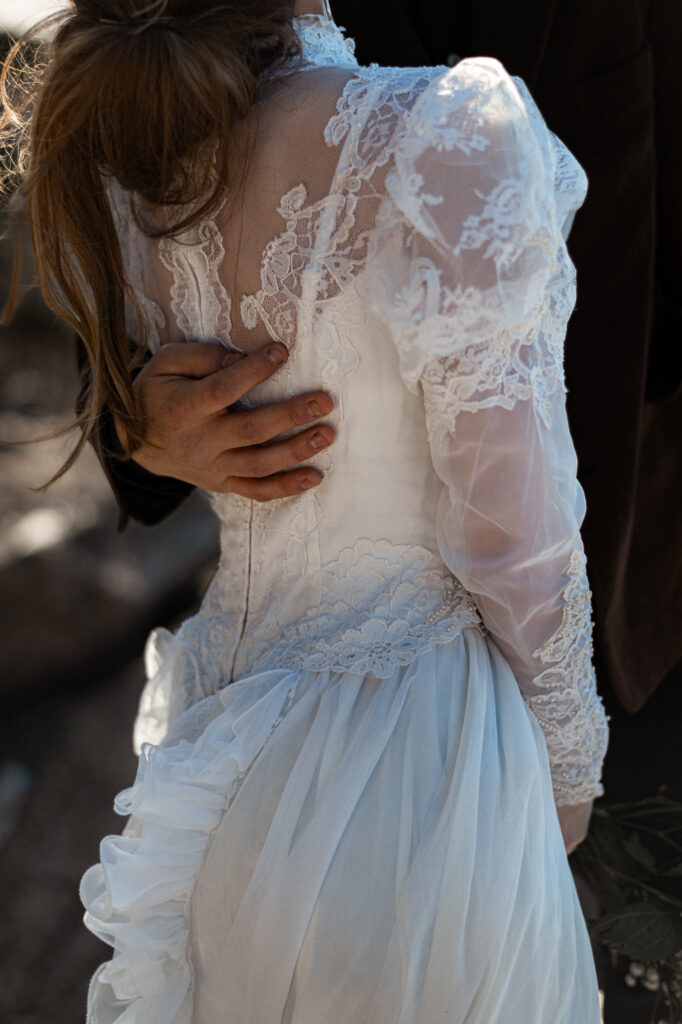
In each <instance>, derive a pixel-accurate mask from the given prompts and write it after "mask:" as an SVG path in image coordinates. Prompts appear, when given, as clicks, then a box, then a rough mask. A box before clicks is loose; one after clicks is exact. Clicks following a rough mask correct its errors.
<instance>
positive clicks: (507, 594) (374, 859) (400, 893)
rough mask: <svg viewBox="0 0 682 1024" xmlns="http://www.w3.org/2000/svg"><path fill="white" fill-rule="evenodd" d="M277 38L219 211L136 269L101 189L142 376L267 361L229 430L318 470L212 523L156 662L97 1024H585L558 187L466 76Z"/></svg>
mask: <svg viewBox="0 0 682 1024" xmlns="http://www.w3.org/2000/svg"><path fill="white" fill-rule="evenodd" d="M299 31H300V34H301V36H302V39H303V43H304V50H303V58H304V65H305V66H304V68H303V69H299V70H298V71H296V72H295V73H292V74H280V75H278V76H270V77H268V78H266V79H265V81H264V82H263V83H262V92H261V99H260V103H259V107H258V117H257V119H256V122H255V136H254V140H253V146H252V150H251V158H250V161H249V164H248V172H247V177H246V179H245V181H244V182H243V187H241V188H240V189H239V190H236V191H235V192H234V201H233V202H231V200H232V198H233V197H232V196H227V197H226V204H225V206H224V207H223V208H222V209H221V210H219V211H218V212H217V213H216V214H215V215H214V216H213V217H212V218H211V219H209V220H205V221H203V222H202V223H200V224H199V225H198V226H197V227H195V228H192V229H190V230H188V231H187V232H185V234H184V235H183V236H181V237H179V238H177V239H172V238H168V237H166V238H162V239H161V240H158V241H156V240H153V239H151V238H149V237H148V236H146V235H144V234H143V233H142V232H141V231H140V230H139V228H138V227H136V224H135V220H134V218H133V217H132V216H131V214H130V210H129V203H128V199H127V197H126V196H125V194H124V193H122V192H121V191H120V190H119V189H118V188H116V187H113V188H112V189H111V196H112V201H113V205H114V207H115V210H116V215H117V226H118V231H119V235H120V238H121V241H122V252H123V256H124V263H125V266H126V270H127V273H128V275H129V278H130V281H131V284H132V285H133V287H134V289H135V292H136V298H137V300H138V303H139V306H140V307H141V309H142V310H143V311H144V313H145V314H146V319H147V323H148V326H149V339H150V343H151V344H152V347H154V346H156V345H159V344H162V343H164V342H168V341H178V340H186V341H188V342H190V341H192V340H193V339H196V338H212V339H214V340H216V341H218V342H221V343H223V344H224V345H227V346H232V347H237V348H240V349H242V350H251V349H253V348H255V347H256V346H258V345H260V344H262V342H263V341H264V340H265V339H267V337H272V338H276V339H278V340H281V341H283V342H285V343H286V344H287V346H288V348H289V353H290V354H289V359H288V361H287V363H286V366H285V367H284V368H283V369H282V370H281V371H280V372H279V373H278V374H276V375H275V376H274V378H272V379H270V380H269V381H267V382H266V383H265V384H263V385H261V386H260V387H259V388H257V389H255V390H254V391H253V392H251V394H250V396H249V401H250V402H251V403H252V404H259V403H264V402H268V401H272V400H276V399H277V398H286V397H289V396H290V395H293V394H296V393H299V392H303V391H306V390H307V389H309V388H310V387H311V386H313V385H314V386H315V387H321V388H323V389H327V390H328V391H329V392H330V393H331V394H332V395H333V396H334V398H335V400H336V412H335V413H334V416H333V417H332V418H331V422H332V423H333V424H334V426H335V427H336V428H337V431H338V436H337V441H336V443H335V445H334V447H333V450H332V451H330V452H329V453H322V454H320V455H317V456H315V458H313V459H311V462H313V463H314V464H316V465H317V466H318V467H319V468H321V469H322V470H323V471H324V473H325V480H324V481H323V483H322V484H321V485H320V487H318V488H316V489H315V490H314V491H308V492H306V493H303V494H301V495H300V496H299V497H297V498H295V499H291V500H285V501H280V502H277V503H274V504H272V505H268V506H265V505H259V504H258V503H256V502H252V501H248V500H246V499H243V498H240V497H236V496H223V495H217V496H215V497H214V499H213V500H214V503H215V506H216V510H217V512H218V515H219V517H220V520H221V524H222V541H223V543H222V556H221V562H220V565H219V567H218V570H217V572H216V576H215V578H214V580H213V582H212V584H211V586H210V588H209V591H208V593H207V595H206V598H205V600H204V602H203V605H202V608H201V610H200V611H199V613H198V614H197V615H196V616H194V617H193V618H192V619H190V620H188V621H187V622H185V623H184V625H183V626H182V627H181V628H180V630H179V631H178V632H177V633H176V634H175V635H174V636H171V635H170V634H168V633H165V632H164V631H161V632H160V633H157V634H156V636H155V638H154V641H153V642H152V644H151V645H150V648H149V650H148V667H149V671H150V675H151V679H150V682H149V684H148V686H147V688H146V690H145V693H144V695H143V698H142V704H141V708H140V716H139V719H138V723H137V737H136V738H137V742H138V746H139V747H140V748H141V750H142V758H141V762H140V773H139V776H138V780H137V781H136V784H135V786H133V787H132V788H131V789H130V790H128V791H126V792H125V793H124V794H121V796H120V797H119V802H118V807H119V810H120V811H121V813H130V814H132V819H131V823H130V825H129V826H128V829H127V834H126V836H125V837H124V838H123V839H121V840H119V839H116V838H111V839H110V840H107V841H106V843H105V846H104V847H103V857H102V860H103V864H102V866H101V867H99V866H98V867H95V868H93V869H91V871H90V872H89V873H88V874H87V875H86V876H85V879H84V883H83V899H84V902H85V903H86V906H87V907H88V914H87V916H86V920H87V923H88V924H89V926H90V927H91V928H92V929H93V930H95V931H96V932H97V933H98V934H100V935H102V936H103V937H105V938H108V939H109V941H112V942H113V944H114V945H115V948H116V955H115V956H114V959H113V960H112V962H111V964H110V965H105V966H104V967H103V968H102V969H101V971H100V972H98V975H96V978H95V981H94V983H93V987H92V990H91V1020H92V1021H93V1022H95V1021H97V1020H100V1019H106V1020H112V1021H113V1020H115V1019H118V1018H116V1017H115V1016H114V1011H116V1012H118V1010H119V1008H121V1007H123V1006H124V1005H128V1006H130V1005H132V1010H131V1013H132V1016H130V1018H129V1019H130V1020H131V1021H138V1020H140V1021H141V1020H143V1019H144V1020H147V1019H148V1020H149V1021H150V1022H152V1024H157V1022H158V1024H161V1022H163V1024H168V1021H172V1022H173V1024H188V1022H189V1021H190V1020H192V1021H193V1022H195V1024H214V1022H215V1021H216V1020H219V1019H229V1020H230V1021H234V1022H235V1024H242V1022H244V1021H251V1020H256V1021H258V1022H259V1024H283V1022H284V1021H286V1022H287V1024H319V1022H320V1021H329V1022H330V1024H331V1022H333V1024H397V1022H400V1024H441V1022H442V1021H444V1020H446V1019H447V1020H452V1021H453V1022H454V1024H464V1022H465V1021H466V1024H498V1022H502V1021H504V1022H505V1024H546V1022H547V1021H549V1020H551V1021H552V1022H553V1024H554V1022H555V1024H576V1022H577V1021H580V1024H596V1022H597V1020H598V1005H597V998H596V984H595V981H594V976H593V968H592V965H591V955H590V949H589V942H588V940H587V936H586V933H585V930H584V925H583V924H582V921H581V917H580V911H579V907H578V904H577V900H576V897H575V893H574V891H573V888H572V883H571V880H570V874H569V872H568V867H567V864H566V860H565V856H564V852H563V848H562V844H561V836H560V833H559V829H558V825H557V821H556V815H555V813H554V808H553V798H552V790H551V781H553V783H554V790H555V796H556V799H557V800H558V801H559V802H564V803H571V802H579V801H580V800H589V799H590V797H591V796H592V795H594V793H595V792H598V791H599V782H598V772H599V764H600V760H601V756H602V755H603V746H604V738H605V734H604V723H603V718H602V712H601V709H600V707H599V704H598V700H597V698H596V693H595V691H594V679H593V674H592V670H591V666H590V664H589V633H590V631H589V596H588V591H587V584H586V581H585V577H584V560H583V559H582V554H581V549H580V539H579V534H578V525H579V521H580V518H581V516H582V511H583V502H582V494H581V492H580V489H579V487H578V486H577V484H576V481H575V458H574V454H573V450H572V447H571V444H570V437H569V436H568V432H567V428H566V422H565V410H564V405H563V386H562V374H561V341H562V338H563V331H564V329H565V322H566V319H567V317H568V315H569V314H570V310H571V308H572V304H573V297H574V277H573V269H572V267H571V265H570V261H569V260H568V257H567V254H566V250H565V245H564V237H563V232H564V231H565V228H566V222H567V219H569V218H570V215H571V213H572V211H573V210H574V209H575V207H576V206H577V205H578V204H579V202H580V198H581V195H582V193H583V190H584V180H583V176H582V173H581V171H580V168H579V167H578V166H577V165H576V164H575V162H574V161H573V160H572V158H571V157H570V154H568V153H567V151H565V150H564V149H563V148H562V147H561V146H560V144H559V143H558V142H556V140H553V139H552V138H551V137H550V136H549V133H548V132H547V131H546V129H545V127H544V124H543V122H542V120H541V118H540V117H539V115H538V114H537V111H536V110H535V109H534V107H533V104H532V101H531V100H530V98H529V97H528V95H527V93H526V92H525V91H524V89H523V86H522V85H520V84H518V85H517V84H514V83H513V82H512V81H511V80H510V79H509V77H508V76H507V75H506V73H505V72H504V70H503V69H502V68H501V66H500V65H499V64H497V63H496V62H494V61H487V60H480V61H476V60H474V61H468V62H463V64H462V65H460V66H459V67H458V68H456V69H453V70H452V71H450V72H447V73H444V71H443V69H426V70H425V69H406V70H401V69H381V68H368V69H359V68H357V67H353V66H352V59H351V57H350V55H349V53H348V51H347V50H346V48H345V44H344V43H343V40H342V37H341V36H340V34H339V32H338V30H337V29H336V28H335V27H334V26H330V25H327V26H325V25H324V23H322V22H320V21H319V20H318V19H308V20H303V22H302V23H301V26H300V28H299ZM306 62H307V64H306ZM233 142H234V145H235V147H236V149H238V148H239V147H241V149H240V150H239V151H241V152H242V153H243V152H244V151H245V149H246V140H245V138H243V137H239V136H235V138H234V140H233ZM133 327H134V323H133V321H131V329H132V328H133ZM482 619H483V620H484V621H485V625H484V624H483V621H482ZM486 626H487V627H489V628H490V630H491V632H492V633H493V636H494V640H495V643H493V642H492V641H491V638H490V637H489V635H488V632H487V629H486ZM500 651H502V653H500ZM505 659H506V660H505ZM510 666H511V668H510ZM512 669H513V673H512ZM520 689H521V690H522V691H523V692H524V696H525V697H526V704H524V702H523V701H522V700H521V697H520V694H519V690H520ZM531 712H532V713H531ZM538 722H539V724H540V726H541V727H542V730H543V731H544V736H543V731H541V729H540V727H539V725H538ZM145 743H146V744H151V745H144V744H145ZM548 749H549V753H550V761H551V769H552V780H551V781H550V774H549V771H548V766H547V750H548ZM160 858H161V859H163V864H164V872H163V879H162V884H161V885H157V884H156V881H155V880H151V881H150V879H151V878H152V875H153V871H152V872H151V874H150V871H149V868H150V866H153V865H154V864H156V863H158V862H159V859H160ZM539 878H542V880H543V882H542V884H538V879H539ZM557 937H560V940H559V938H557ZM520 949H523V950H524V957H526V963H527V964H530V967H529V968H528V969H526V967H524V970H523V971H519V970H517V968H516V964H517V956H518V952H519V950H520ZM521 974H523V978H521V979H520V975H521ZM519 979H520V980H519ZM226 1008H227V1009H226ZM126 1019H128V1018H126Z"/></svg>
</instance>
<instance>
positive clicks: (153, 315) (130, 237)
mask: <svg viewBox="0 0 682 1024" xmlns="http://www.w3.org/2000/svg"><path fill="white" fill-rule="evenodd" d="M107 191H108V195H109V203H110V206H111V212H112V215H113V218H114V226H115V228H116V234H117V235H118V240H119V245H120V247H121V254H122V256H123V260H124V264H125V269H126V276H127V279H128V288H129V289H130V292H131V295H132V297H133V298H134V300H135V303H136V304H137V307H138V309H139V310H140V312H141V313H142V316H143V317H144V320H145V326H146V329H147V347H148V348H149V349H150V351H152V352H156V351H157V349H158V348H159V346H160V344H161V337H162V335H163V333H164V331H165V329H166V317H165V315H164V312H163V309H162V308H161V306H159V304H158V303H157V302H154V301H153V300H152V299H150V298H148V296H147V294H146V293H147V291H148V289H147V288H146V283H145V273H144V266H145V247H146V246H147V247H148V245H149V239H148V238H147V236H146V235H144V234H143V233H142V232H141V231H140V229H139V228H138V226H137V224H136V223H135V218H134V217H133V215H132V211H131V208H130V196H129V194H128V193H127V192H124V191H123V189H122V188H121V187H120V185H118V184H117V183H116V182H113V181H110V182H108V183H107ZM125 316H126V330H127V332H128V337H130V338H132V339H134V340H135V341H138V340H139V337H140V325H139V323H138V319H137V315H136V313H135V307H134V305H133V303H132V302H131V301H130V298H129V297H127V298H126V304H125Z"/></svg>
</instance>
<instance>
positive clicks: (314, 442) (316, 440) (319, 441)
mask: <svg viewBox="0 0 682 1024" xmlns="http://www.w3.org/2000/svg"><path fill="white" fill-rule="evenodd" d="M328 444H331V441H328V440H327V438H326V437H325V436H324V434H323V433H321V431H319V430H318V431H317V433H316V434H313V436H312V437H311V438H310V447H311V448H315V449H318V448H326V447H327V445H328Z"/></svg>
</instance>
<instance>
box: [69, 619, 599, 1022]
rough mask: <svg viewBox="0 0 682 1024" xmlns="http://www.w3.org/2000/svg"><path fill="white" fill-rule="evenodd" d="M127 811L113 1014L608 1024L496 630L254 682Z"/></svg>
mask: <svg viewBox="0 0 682 1024" xmlns="http://www.w3.org/2000/svg"><path fill="white" fill-rule="evenodd" d="M169 657H171V655H169ZM164 670H165V671H166V672H167V671H168V665H166V666H165V667H164ZM118 808H119V810H120V811H121V813H126V814H127V813H130V814H132V815H133V817H132V819H131V822H130V824H129V826H128V828H127V830H126V834H125V835H124V836H122V837H108V838H107V839H105V840H104V842H103V843H102V850H101V859H102V863H101V864H100V865H96V866H95V867H94V868H91V869H90V871H89V872H88V873H87V874H86V875H85V877H84V879H83V884H82V897H83V900H84V902H85V904H86V907H87V913H86V923H87V924H88V926H89V927H90V928H91V929H92V930H93V931H94V932H95V933H96V934H98V935H99V936H101V938H103V939H104V940H105V941H106V942H109V943H110V944H111V945H113V946H114V950H115V953H114V957H113V960H112V961H111V962H110V963H107V964H105V965H103V966H102V967H101V968H100V970H99V971H98V972H97V974H96V975H95V978H94V979H93V982H92V985H91V990H90V1000H89V1021H90V1024H114V1022H116V1024H599V1004H598V991H597V981H596V977H595V971H594V966H593V960H592V954H591V949H590V944H589V940H588V936H587V931H586V928H585V924H584V921H583V918H582V914H581V911H580V907H579V904H578V900H577V897H576V893H575V889H574V885H573V880H572V877H571V874H570V871H569V868H568V863H567V859H566V854H565V852H564V848H563V843H562V838H561V833H560V830H559V825H558V821H557V816H556V811H555V808H554V803H553V799H552V791H551V785H550V778H549V767H548V763H547V755H546V750H545V745H544V740H543V737H542V733H541V732H540V729H539V727H538V725H537V723H536V722H535V720H534V718H533V717H532V715H531V714H530V712H529V711H528V710H527V708H526V706H525V704H524V702H523V700H522V698H521V696H520V694H519V691H518V688H517V686H516V683H515V681H514V678H513V676H512V674H511V671H510V669H509V667H508V666H507V664H506V662H505V661H504V659H503V658H502V656H501V655H500V654H499V652H498V651H497V649H496V648H495V646H494V644H492V642H491V641H490V640H488V639H486V638H485V637H483V636H482V634H481V633H480V632H478V630H475V629H465V630H464V631H463V633H462V635H461V636H459V637H457V638H456V639H455V640H453V641H452V642H451V643H449V644H447V645H442V646H437V647H434V648H433V649H432V650H431V651H429V652H427V653H426V654H422V655H420V656H419V657H417V658H416V659H415V660H414V661H413V662H412V663H411V664H409V665H407V666H400V667H397V668H396V670H395V672H394V674H393V675H392V676H391V677H390V678H388V679H381V680H377V679H375V678H373V677H361V676H356V675H352V674H350V673H333V672H319V673H318V672H291V671H286V670H282V669H278V670H273V671H269V672H264V673H259V674H258V675H254V676H251V677H249V678H245V679H242V680H241V681H239V682H237V683H234V684H232V685H230V686H228V687H226V689H225V690H223V691H221V692H220V693H219V694H216V695H214V696H212V697H209V698H207V699H206V700H204V701H202V702H201V704H200V705H199V706H197V707H194V708H193V709H190V710H189V711H187V712H185V713H184V714H183V715H181V716H180V717H179V718H178V719H177V720H176V721H175V723H174V724H173V726H172V727H171V731H170V733H169V735H168V737H167V738H166V740H165V742H164V744H163V745H156V746H147V747H146V748H145V749H144V750H143V754H142V757H141V759H140V768H139V772H138V777H137V780H136V782H135V785H134V786H133V787H132V789H130V790H127V791H126V792H125V793H123V794H121V795H120V797H119V799H118Z"/></svg>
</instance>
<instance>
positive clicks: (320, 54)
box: [280, 14, 358, 74]
mask: <svg viewBox="0 0 682 1024" xmlns="http://www.w3.org/2000/svg"><path fill="white" fill-rule="evenodd" d="M294 28H295V30H296V34H297V36H298V38H299V39H300V40H301V56H300V58H299V59H298V60H296V61H294V62H292V63H291V64H288V65H285V66H284V67H283V68H282V69H281V71H280V74H287V73H290V72H293V71H302V70H306V69H307V68H317V67H331V66H336V67H352V68H354V67H357V64H358V62H357V60H356V59H355V40H353V39H346V38H345V36H344V35H343V29H341V28H339V26H338V25H337V24H336V23H335V22H333V21H330V20H329V18H325V17H323V16H322V15H319V14H301V15H299V16H298V17H297V18H294Z"/></svg>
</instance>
